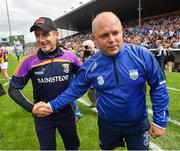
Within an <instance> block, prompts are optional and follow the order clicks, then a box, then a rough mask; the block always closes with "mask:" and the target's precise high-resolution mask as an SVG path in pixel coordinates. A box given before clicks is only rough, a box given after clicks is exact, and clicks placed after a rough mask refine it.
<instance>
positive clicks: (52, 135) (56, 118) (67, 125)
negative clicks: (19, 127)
mask: <svg viewBox="0 0 180 151" xmlns="http://www.w3.org/2000/svg"><path fill="white" fill-rule="evenodd" d="M34 121H35V129H36V133H37V137H38V140H39V143H40V149H41V150H56V129H57V130H58V131H59V133H60V135H61V137H62V140H63V143H64V147H65V149H66V150H78V148H79V145H80V143H79V138H78V135H77V130H76V124H75V118H74V113H73V110H72V107H71V105H69V106H67V107H66V108H64V109H62V110H61V111H60V112H58V113H54V114H52V115H50V116H47V117H34Z"/></svg>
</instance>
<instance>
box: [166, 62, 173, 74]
mask: <svg viewBox="0 0 180 151" xmlns="http://www.w3.org/2000/svg"><path fill="white" fill-rule="evenodd" d="M172 67H173V62H171V61H168V62H167V71H168V72H172Z"/></svg>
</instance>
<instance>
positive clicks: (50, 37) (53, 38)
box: [34, 28, 59, 53]
mask: <svg viewBox="0 0 180 151" xmlns="http://www.w3.org/2000/svg"><path fill="white" fill-rule="evenodd" d="M34 33H35V37H36V42H37V44H38V46H39V47H40V48H41V50H42V51H43V52H45V53H49V52H52V51H53V50H55V49H56V45H57V40H58V36H59V33H58V32H56V31H50V32H49V33H46V32H45V31H43V30H42V29H40V28H37V29H35V31H34Z"/></svg>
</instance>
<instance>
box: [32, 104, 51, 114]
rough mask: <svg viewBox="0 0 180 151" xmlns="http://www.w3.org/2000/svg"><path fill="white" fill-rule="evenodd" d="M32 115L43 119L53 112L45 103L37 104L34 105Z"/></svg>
mask: <svg viewBox="0 0 180 151" xmlns="http://www.w3.org/2000/svg"><path fill="white" fill-rule="evenodd" d="M32 113H33V114H34V115H36V116H38V117H45V116H48V115H50V114H51V113H53V110H52V109H51V108H50V107H49V106H48V104H47V103H45V102H42V101H40V102H38V103H36V104H35V105H34V107H33V109H32Z"/></svg>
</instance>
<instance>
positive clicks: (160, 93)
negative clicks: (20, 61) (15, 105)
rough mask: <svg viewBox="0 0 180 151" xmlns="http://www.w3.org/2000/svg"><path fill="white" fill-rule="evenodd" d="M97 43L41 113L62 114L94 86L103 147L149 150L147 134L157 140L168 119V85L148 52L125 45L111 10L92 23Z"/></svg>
mask: <svg viewBox="0 0 180 151" xmlns="http://www.w3.org/2000/svg"><path fill="white" fill-rule="evenodd" d="M92 33H93V39H94V41H95V43H96V44H97V46H98V47H99V49H100V52H98V53H96V54H95V55H94V56H92V57H91V58H90V59H89V60H88V61H87V62H85V63H84V65H83V66H82V67H81V68H80V70H79V71H78V73H77V76H76V78H75V80H74V81H73V82H72V85H71V86H70V87H69V88H68V89H67V90H66V91H65V92H64V93H62V94H61V95H59V96H58V97H57V98H55V99H53V100H49V101H50V102H49V103H48V104H45V103H43V102H40V103H39V104H37V105H36V106H35V108H37V109H41V110H43V109H44V110H46V109H49V113H51V112H58V111H60V110H61V109H63V108H64V107H65V106H66V105H68V104H69V103H70V102H72V101H74V100H76V99H77V98H79V97H80V96H82V95H83V94H84V93H85V92H86V91H87V89H88V88H89V86H90V85H92V86H93V87H94V88H95V89H96V91H97V95H96V100H97V106H96V107H97V110H98V127H99V139H100V147H101V149H103V150H111V149H114V148H116V147H118V146H124V143H126V145H127V148H128V150H132V149H133V150H134V149H135V150H148V149H149V134H150V135H151V136H152V137H153V138H156V137H159V136H161V135H163V133H164V132H165V128H166V126H167V120H168V116H169V115H168V105H169V97H168V93H167V89H166V81H165V79H164V76H163V73H162V71H161V69H160V68H159V66H158V64H157V62H156V60H155V58H154V57H153V55H152V54H151V52H150V51H149V50H147V49H146V48H144V47H142V46H139V45H134V44H126V43H123V42H122V41H123V36H122V35H123V34H122V26H121V22H120V20H119V18H118V17H117V16H116V15H115V14H113V13H112V12H103V13H100V14H99V15H97V16H96V18H95V19H94V21H93V23H92ZM146 82H147V83H148V85H149V86H150V97H151V101H152V110H153V122H152V124H151V125H150V124H149V121H148V112H147V107H146Z"/></svg>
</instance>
